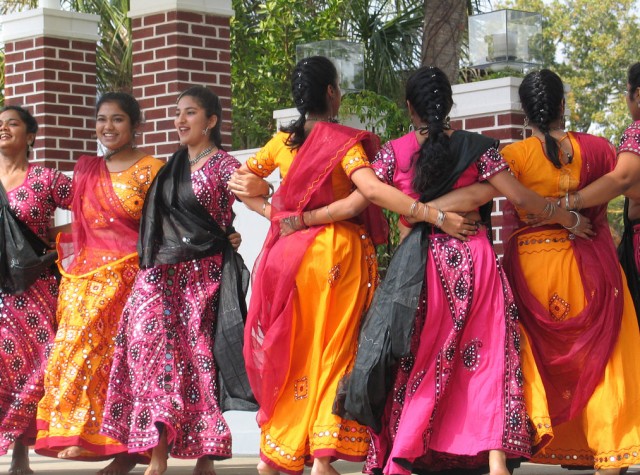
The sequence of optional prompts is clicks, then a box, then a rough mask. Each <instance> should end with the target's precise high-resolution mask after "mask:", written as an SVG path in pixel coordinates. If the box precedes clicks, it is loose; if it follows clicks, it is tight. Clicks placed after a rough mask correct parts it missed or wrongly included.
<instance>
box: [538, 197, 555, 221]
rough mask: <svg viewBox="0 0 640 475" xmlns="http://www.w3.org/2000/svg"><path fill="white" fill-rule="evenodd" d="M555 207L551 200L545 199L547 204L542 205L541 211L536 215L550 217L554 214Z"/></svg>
mask: <svg viewBox="0 0 640 475" xmlns="http://www.w3.org/2000/svg"><path fill="white" fill-rule="evenodd" d="M557 209H558V205H557V204H555V203H552V202H551V201H547V204H546V205H545V206H544V209H543V210H542V213H540V214H539V215H538V217H539V218H542V219H550V218H551V217H552V216H553V215H554V214H556V210H557Z"/></svg>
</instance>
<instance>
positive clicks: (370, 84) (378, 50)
mask: <svg viewBox="0 0 640 475" xmlns="http://www.w3.org/2000/svg"><path fill="white" fill-rule="evenodd" d="M344 9H345V11H347V12H348V14H347V21H346V23H345V24H344V25H343V36H345V37H347V38H348V39H350V40H353V41H356V42H360V43H363V44H364V46H365V89H366V90H368V91H373V92H376V93H378V94H381V95H383V96H386V97H389V98H392V99H399V98H400V96H401V91H402V84H403V81H404V79H405V78H404V74H403V73H405V72H407V71H412V70H414V69H416V67H417V66H419V64H420V57H419V52H420V32H421V29H422V26H423V18H422V0H350V1H348V2H347V3H346V4H345V5H344Z"/></svg>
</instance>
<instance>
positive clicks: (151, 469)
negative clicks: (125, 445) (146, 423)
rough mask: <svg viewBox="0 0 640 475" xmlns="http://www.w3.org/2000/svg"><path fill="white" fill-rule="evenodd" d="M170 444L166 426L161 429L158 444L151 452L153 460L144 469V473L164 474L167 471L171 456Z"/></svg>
mask: <svg viewBox="0 0 640 475" xmlns="http://www.w3.org/2000/svg"><path fill="white" fill-rule="evenodd" d="M168 447H169V444H168V443H167V431H166V430H165V429H164V427H163V428H162V429H161V430H160V439H159V440H158V445H156V446H155V447H154V448H153V451H152V452H151V461H150V462H149V466H148V467H147V469H146V470H145V471H144V475H162V474H163V473H164V472H166V471H167V458H168V457H169V448H168Z"/></svg>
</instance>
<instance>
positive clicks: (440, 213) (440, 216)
mask: <svg viewBox="0 0 640 475" xmlns="http://www.w3.org/2000/svg"><path fill="white" fill-rule="evenodd" d="M446 218H447V214H446V213H445V212H444V211H442V210H441V209H439V210H438V217H437V218H436V222H435V223H434V224H435V226H436V228H442V225H443V224H444V220H445V219H446Z"/></svg>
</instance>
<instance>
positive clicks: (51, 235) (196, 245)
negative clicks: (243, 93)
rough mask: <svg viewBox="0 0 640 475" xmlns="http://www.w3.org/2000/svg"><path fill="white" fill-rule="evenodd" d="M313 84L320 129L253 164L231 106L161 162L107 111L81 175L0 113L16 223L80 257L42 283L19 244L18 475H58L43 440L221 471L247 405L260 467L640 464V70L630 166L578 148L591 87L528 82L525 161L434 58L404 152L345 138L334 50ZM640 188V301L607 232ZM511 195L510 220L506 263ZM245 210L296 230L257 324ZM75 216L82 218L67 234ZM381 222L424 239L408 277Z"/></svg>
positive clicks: (10, 430) (282, 140)
mask: <svg viewBox="0 0 640 475" xmlns="http://www.w3.org/2000/svg"><path fill="white" fill-rule="evenodd" d="M291 90H292V94H293V99H294V102H295V105H296V108H297V109H298V111H299V112H300V116H299V118H298V120H297V121H295V122H293V123H292V124H290V125H288V126H285V127H283V128H282V129H281V130H280V131H279V132H278V133H277V134H276V135H275V136H274V137H273V138H272V139H271V140H270V141H269V142H268V143H267V144H266V145H265V146H264V147H263V148H262V149H261V150H260V151H259V152H258V153H257V154H256V155H255V156H253V157H251V158H249V159H248V160H247V162H246V163H245V164H242V165H241V164H240V163H239V162H238V161H237V160H236V159H235V158H234V157H232V156H231V155H230V154H229V153H227V152H226V151H224V150H223V148H222V143H221V138H220V126H221V121H222V109H221V106H220V101H219V99H218V97H217V96H216V95H215V94H213V93H212V92H211V91H210V90H209V89H207V88H205V87H201V86H194V87H191V88H189V89H187V90H186V91H184V92H182V93H181V94H180V95H179V96H178V98H177V102H176V116H175V128H176V131H177V134H178V136H179V139H180V143H181V147H180V149H179V150H178V151H177V152H176V153H175V154H174V155H173V156H172V157H171V158H170V159H169V160H168V162H167V163H166V164H164V162H162V161H161V160H159V159H157V158H154V157H152V156H150V155H148V154H146V153H145V152H144V151H142V150H141V149H139V148H137V147H136V146H135V135H136V131H137V129H138V128H139V126H140V124H141V111H140V107H139V105H138V103H137V101H136V100H135V99H134V98H133V97H132V96H130V95H128V94H125V93H106V94H104V95H103V96H102V97H100V99H99V100H98V103H97V106H96V134H97V137H98V140H99V141H100V142H101V144H102V145H103V146H104V148H105V150H106V152H105V153H104V154H103V155H101V156H82V157H80V158H79V160H78V162H77V164H76V166H75V168H74V173H73V178H72V179H70V178H68V177H67V176H65V175H64V174H63V173H61V172H59V171H56V170H52V169H49V168H45V167H43V166H40V165H35V164H31V163H29V161H28V157H29V152H30V149H31V146H32V144H33V142H34V140H35V136H36V133H37V130H38V124H37V122H36V121H35V119H34V118H33V116H32V115H31V114H30V113H29V112H28V111H27V110H26V109H25V108H23V107H20V106H11V105H10V106H5V107H4V108H2V109H1V110H0V180H1V183H2V187H0V198H2V201H1V202H0V204H1V205H2V214H0V221H2V223H1V224H3V231H2V232H3V233H5V234H6V235H7V236H8V231H7V229H8V224H9V223H10V222H12V219H13V220H15V222H17V223H18V227H20V226H21V229H22V230H23V232H24V233H26V234H30V233H31V234H34V235H37V237H39V238H40V239H41V240H43V241H48V240H51V239H53V240H55V243H56V245H55V247H56V250H57V259H58V260H57V265H56V266H50V265H49V264H50V262H51V260H50V259H46V257H47V256H39V257H40V258H41V265H40V267H38V269H37V272H33V271H32V272H29V271H28V269H27V268H26V267H25V266H21V265H20V262H19V261H20V259H21V258H10V256H13V255H17V254H19V253H20V251H21V250H20V249H18V248H19V247H20V246H18V245H17V244H15V243H13V241H12V240H11V239H9V238H3V240H2V241H0V266H3V269H2V271H3V275H2V276H0V366H1V368H0V382H2V384H0V453H6V452H7V451H8V449H9V448H10V447H11V446H12V447H13V456H12V465H11V468H10V473H12V474H15V475H23V474H27V473H32V471H31V469H30V467H29V459H28V448H29V447H30V446H34V450H35V451H36V452H37V453H40V454H43V455H47V456H53V457H60V458H65V459H73V460H107V459H113V460H112V461H111V462H110V463H109V464H108V465H107V466H106V467H105V468H103V469H101V470H100V471H99V472H98V473H99V474H100V475H118V474H124V473H127V472H129V471H130V470H131V469H132V468H133V467H134V466H135V465H136V464H137V463H146V464H148V467H147V468H146V471H145V475H161V474H162V473H164V472H165V471H166V470H167V459H168V457H169V456H172V457H177V458H187V459H195V460H196V463H195V467H194V470H193V473H194V475H214V474H215V471H214V461H215V460H222V459H226V458H229V457H231V455H232V449H231V433H230V430H229V427H228V425H227V423H226V421H225V419H224V416H223V412H224V411H225V410H227V409H229V408H233V409H245V410H257V411H258V412H257V420H258V424H259V426H260V431H261V437H260V463H259V464H258V467H257V471H258V473H259V474H260V475H276V474H278V473H286V474H300V473H302V472H303V470H304V467H305V466H310V467H311V473H312V475H336V474H337V473H338V472H337V471H336V469H335V468H334V467H333V466H332V462H333V461H335V460H337V459H343V460H350V461H363V462H365V464H364V469H363V471H364V472H365V473H372V474H385V475H407V474H411V473H420V474H423V473H490V474H491V475H506V474H508V473H511V472H512V471H513V470H514V468H516V467H517V466H518V464H519V462H520V460H532V461H534V462H537V463H545V464H558V465H563V466H573V467H591V468H594V469H595V471H596V473H597V474H598V475H608V474H611V475H613V474H619V473H621V471H624V469H625V468H626V467H629V466H630V465H633V464H637V463H640V404H639V403H640V384H639V382H640V332H639V330H638V322H637V317H636V309H635V306H634V300H633V298H632V292H630V290H629V288H631V289H632V290H633V289H634V285H635V286H636V288H637V286H638V281H637V275H634V274H633V271H634V270H635V271H636V274H637V267H638V265H637V263H636V262H637V261H638V260H640V259H638V257H637V256H640V237H637V238H636V236H640V225H638V224H635V223H634V221H635V220H639V219H640V188H639V189H638V190H636V189H635V187H636V185H637V183H639V182H638V178H639V177H640V126H639V125H638V124H640V63H637V64H634V65H633V66H631V68H630V69H629V72H628V91H627V104H628V108H629V112H630V115H631V117H632V119H633V121H634V123H633V124H632V125H631V126H629V128H628V129H627V130H626V132H625V134H624V136H623V138H622V140H621V143H620V145H619V147H618V148H617V150H616V148H614V147H613V146H612V145H611V144H610V143H609V142H608V141H607V140H605V139H602V138H598V137H595V136H592V135H589V134H584V133H577V132H571V131H567V130H565V126H564V119H563V114H564V109H565V98H564V86H563V84H562V81H561V79H560V78H559V77H558V75H557V74H555V73H553V72H552V71H549V70H545V69H543V70H540V71H535V72H531V73H529V74H527V75H526V76H525V78H524V79H523V81H522V84H521V85H520V89H519V93H520V100H521V102H522V108H523V111H524V113H525V115H526V118H527V125H528V126H529V127H530V128H531V131H532V134H531V136H530V137H529V138H526V139H524V140H522V141H521V142H517V143H514V144H510V145H507V146H506V147H504V148H503V149H502V150H500V149H499V143H498V142H497V141H496V140H494V139H491V138H488V137H485V136H483V135H480V134H477V133H472V132H467V131H463V130H453V129H451V128H450V126H449V121H448V114H449V111H450V110H451V108H452V106H453V99H452V90H451V85H450V83H449V81H448V79H447V78H446V76H445V75H444V73H443V72H442V71H441V70H439V69H438V68H435V67H422V68H420V69H419V70H417V71H416V72H415V73H414V74H413V75H412V76H411V77H410V78H409V80H408V81H407V84H406V101H407V107H408V111H409V115H410V119H411V123H412V125H413V127H412V131H410V132H409V133H408V134H406V135H404V136H403V137H400V138H398V139H395V140H392V141H390V142H388V143H386V144H384V145H382V146H380V143H379V139H378V138H377V136H375V135H374V134H372V133H370V132H367V131H363V130H357V129H353V128H350V127H345V126H342V125H339V124H337V123H336V120H335V118H336V116H337V115H338V112H339V108H340V101H341V91H340V89H339V86H338V74H337V71H336V69H335V67H334V66H333V64H332V63H331V61H330V60H329V59H327V58H324V57H321V56H314V57H310V58H306V59H303V60H301V61H300V62H299V63H298V64H297V65H296V67H295V69H294V71H293V74H292V83H291ZM275 171H279V172H280V174H281V176H282V184H281V186H280V187H279V188H278V190H277V191H276V192H275V193H273V190H272V188H271V187H270V186H269V184H268V183H267V182H266V181H265V178H266V177H267V176H268V175H270V174H271V173H273V172H275ZM620 194H625V196H626V197H627V206H626V210H627V224H628V226H627V230H626V233H625V239H626V241H625V242H626V243H627V244H628V245H629V249H630V251H629V252H628V253H627V254H626V262H625V270H628V272H627V275H628V276H629V283H628V282H627V276H625V273H623V271H622V269H621V267H620V265H619V263H618V256H617V254H616V249H615V247H614V243H613V240H612V237H611V234H610V231H609V228H608V224H607V218H606V206H607V202H608V201H609V200H610V199H612V198H613V197H615V196H618V195H620ZM495 196H505V197H506V198H507V199H508V202H509V205H508V207H507V210H506V211H505V225H504V226H505V231H506V232H507V233H508V235H509V240H508V242H507V245H506V250H505V256H504V265H502V264H500V263H499V261H498V259H497V258H496V254H495V252H494V250H493V247H492V244H491V239H490V236H491V232H490V226H491V224H490V208H491V202H492V198H493V197H495ZM235 199H239V200H241V201H242V202H243V203H244V204H245V205H246V206H247V207H249V208H250V209H251V210H253V211H255V212H256V213H258V214H260V215H263V216H264V217H265V218H266V219H269V220H270V222H271V227H270V229H269V232H268V235H267V237H266V240H265V243H264V245H263V248H262V251H261V254H260V256H259V258H258V260H257V262H256V265H255V267H254V269H253V273H252V292H251V299H250V302H249V306H248V312H247V314H246V320H245V312H243V306H244V302H243V290H244V284H245V283H244V282H243V269H242V265H241V260H239V259H238V256H237V254H236V251H235V249H236V248H237V247H238V245H239V242H240V237H239V236H238V235H237V234H235V232H234V229H233V218H234V214H233V212H232V204H233V203H234V200H235ZM56 208H63V209H70V210H71V211H72V214H73V219H72V223H71V224H70V225H65V226H61V227H53V228H52V227H50V222H51V217H52V214H53V212H54V211H55V209H56ZM381 208H386V209H389V210H391V211H394V212H396V213H398V214H399V215H400V220H399V221H400V224H399V227H400V232H401V236H402V243H401V244H400V246H399V247H398V249H397V251H396V252H395V254H394V256H393V258H392V261H391V263H390V265H389V268H388V270H387V272H386V275H385V277H384V279H383V280H382V282H380V278H379V275H378V270H377V261H376V251H375V245H376V244H379V243H382V242H384V240H385V239H386V235H387V232H388V229H387V223H386V220H385V219H384V217H383V215H382V212H381ZM639 222H640V221H639ZM636 232H637V234H636ZM0 234H2V233H0ZM0 238H2V236H0ZM12 243H13V244H12ZM14 248H15V249H14ZM3 255H4V257H3ZM56 274H58V275H56ZM10 276H12V277H16V278H10ZM17 277H20V278H21V279H22V281H23V282H22V284H21V285H17V284H16V282H18V281H19V280H20V279H18V278H17ZM636 303H638V302H636Z"/></svg>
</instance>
